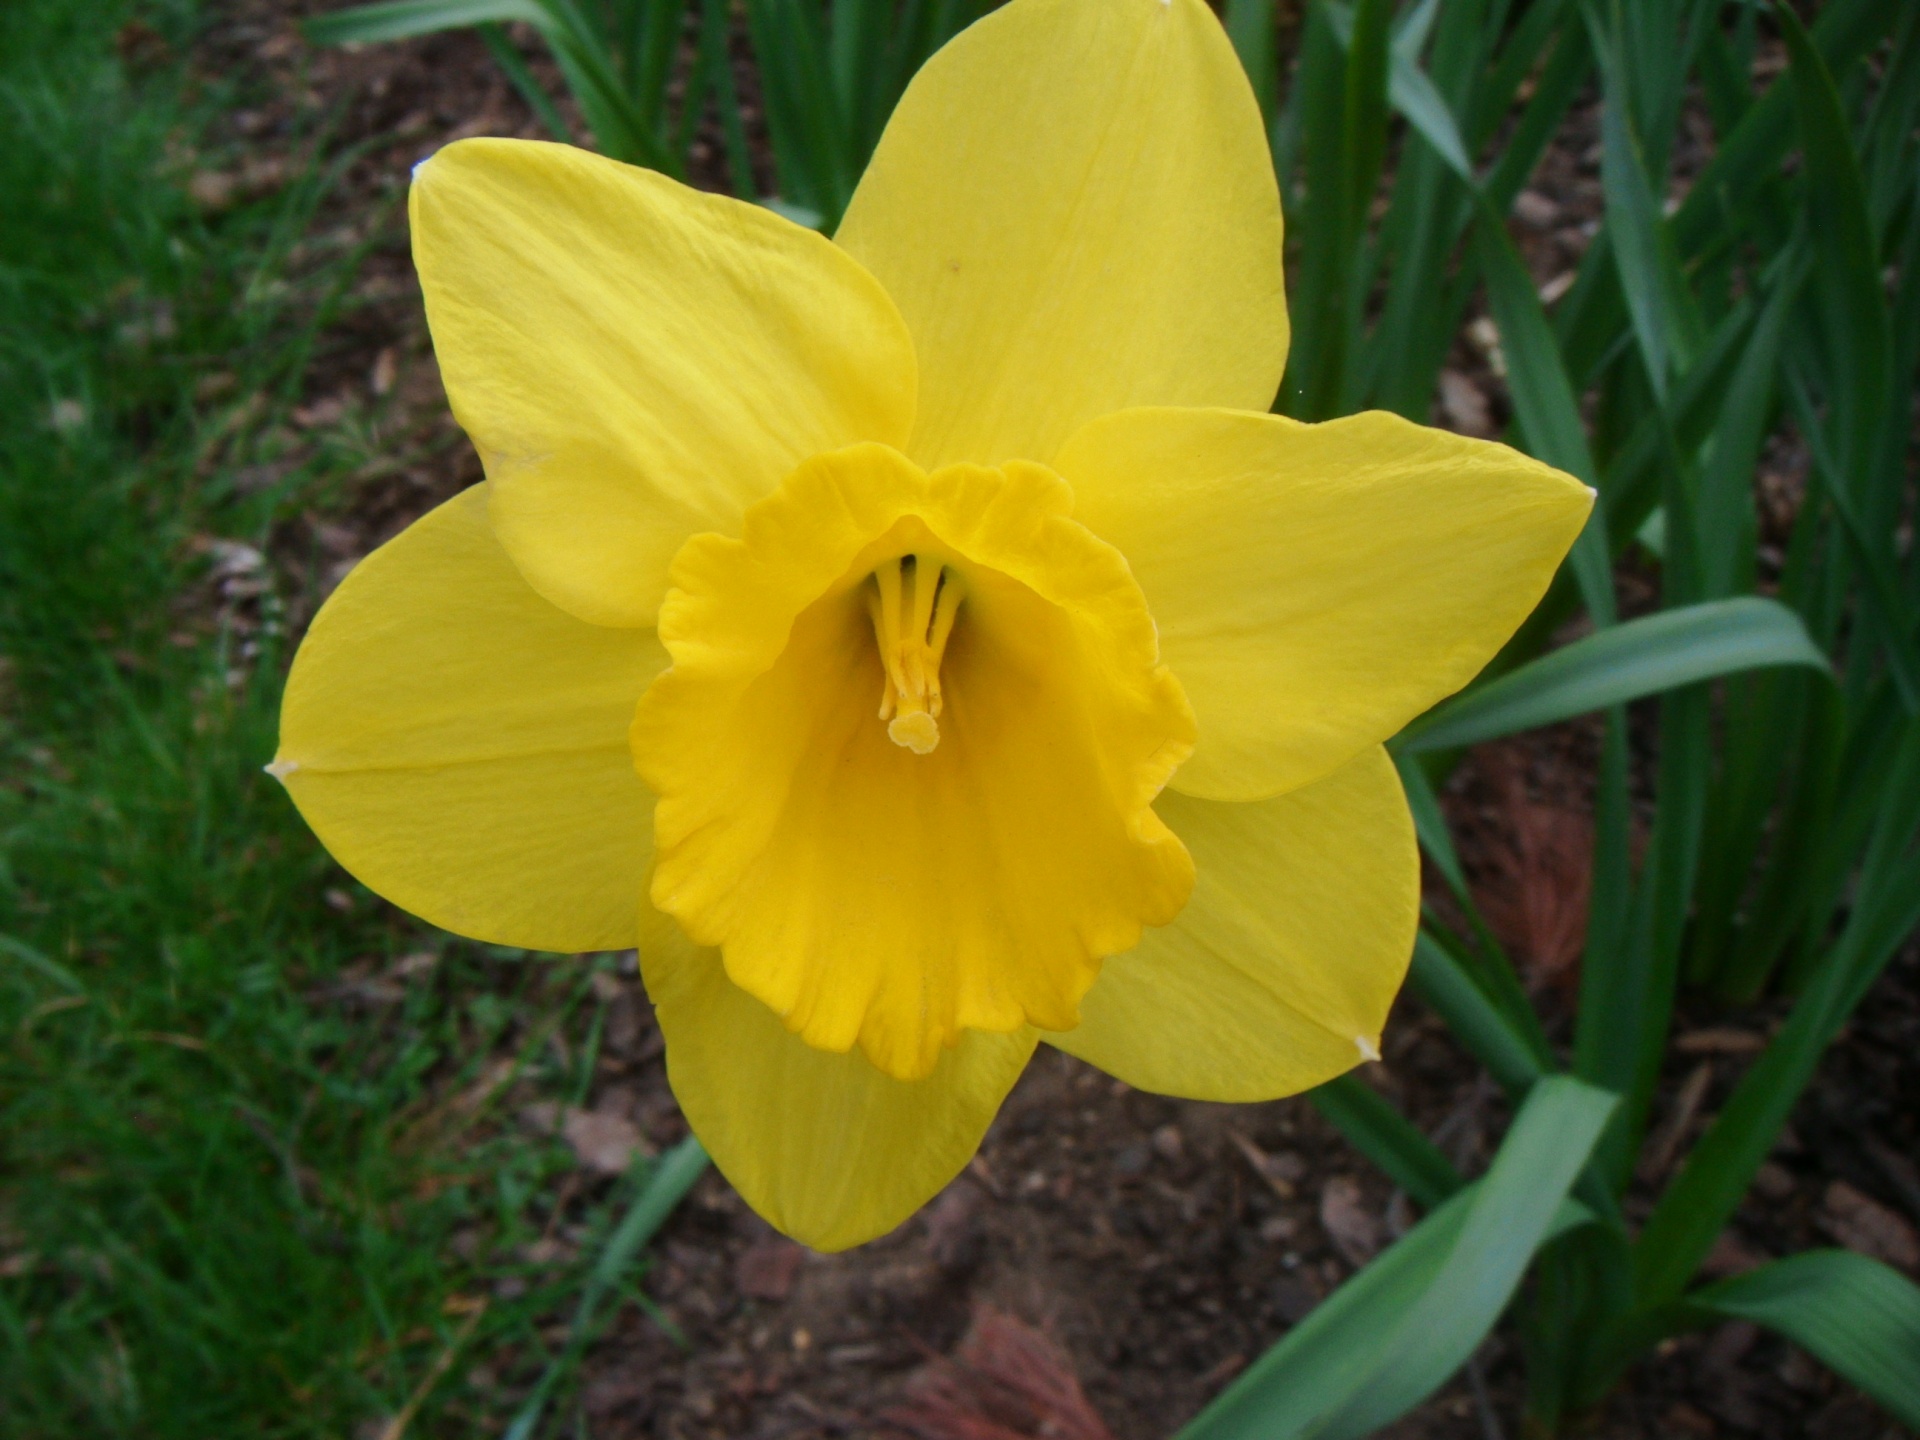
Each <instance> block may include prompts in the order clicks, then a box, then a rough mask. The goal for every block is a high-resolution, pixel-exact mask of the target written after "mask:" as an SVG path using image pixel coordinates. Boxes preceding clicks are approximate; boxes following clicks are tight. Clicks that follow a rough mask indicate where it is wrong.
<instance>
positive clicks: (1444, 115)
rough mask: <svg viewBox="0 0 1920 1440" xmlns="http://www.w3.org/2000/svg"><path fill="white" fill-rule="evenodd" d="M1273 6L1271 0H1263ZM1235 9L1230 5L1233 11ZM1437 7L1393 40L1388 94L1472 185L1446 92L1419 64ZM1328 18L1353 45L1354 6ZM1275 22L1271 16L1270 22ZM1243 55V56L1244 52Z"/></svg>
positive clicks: (1336, 7) (1332, 9)
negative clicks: (1442, 90) (1435, 84)
mask: <svg viewBox="0 0 1920 1440" xmlns="http://www.w3.org/2000/svg"><path fill="white" fill-rule="evenodd" d="M1265 3H1267V4H1268V5H1269V7H1270V6H1271V3H1272V0H1265ZM1229 14H1231V9H1230V10H1229ZM1433 14H1434V9H1433V6H1432V4H1431V3H1429V4H1428V5H1426V6H1424V7H1422V11H1421V12H1419V13H1418V14H1417V15H1416V19H1421V20H1423V21H1424V23H1409V24H1408V25H1407V26H1406V27H1405V28H1404V29H1403V30H1402V31H1401V32H1400V33H1399V34H1398V35H1396V36H1395V37H1394V39H1393V43H1392V45H1391V47H1390V48H1389V68H1388V72H1387V99H1388V100H1389V101H1391V102H1392V104H1393V108H1394V109H1396V110H1398V111H1399V112H1400V113H1401V114H1402V115H1404V116H1405V117H1406V118H1407V123H1408V124H1410V125H1412V126H1413V128H1414V129H1415V130H1418V131H1419V132H1420V135H1421V137H1422V138H1423V139H1424V140H1425V141H1426V142H1427V143H1428V144H1429V145H1431V146H1433V148H1434V150H1435V151H1436V152H1437V153H1438V154H1439V156H1440V158H1441V159H1442V160H1444V161H1446V162H1447V168H1448V169H1450V170H1452V171H1453V173H1454V174H1456V175H1458V176H1459V177H1460V178H1461V179H1462V180H1464V181H1466V182H1467V183H1468V184H1469V185H1472V184H1474V183H1475V182H1474V177H1473V161H1472V160H1470V159H1469V158H1468V157H1467V147H1466V142H1465V141H1463V140H1462V139H1461V138H1460V127H1459V125H1458V124H1457V123H1456V122H1455V120H1454V118H1453V111H1452V109H1451V108H1450V107H1449V106H1448V104H1447V101H1446V97H1445V96H1443V95H1442V94H1441V93H1440V92H1439V90H1438V89H1436V88H1435V87H1434V83H1433V81H1432V80H1430V79H1429V78H1428V77H1427V72H1426V71H1424V70H1422V69H1421V68H1420V46H1421V45H1422V44H1423V43H1424V42H1425V40H1426V35H1427V28H1428V25H1429V24H1430V23H1431V20H1432V16H1433ZM1327 19H1328V21H1329V22H1330V24H1331V25H1332V28H1333V34H1334V38H1335V39H1336V40H1338V41H1339V42H1340V46H1341V48H1342V49H1344V50H1348V51H1351V50H1352V47H1353V24H1354V15H1353V10H1352V9H1351V8H1350V7H1349V6H1346V5H1341V4H1329V5H1328V6H1327ZM1268 23H1269V27H1271V23H1272V22H1271V21H1269V22H1268ZM1271 36H1272V31H1271V28H1269V31H1268V37H1269V38H1268V43H1269V45H1271V43H1272V39H1271ZM1243 58H1244V57H1243Z"/></svg>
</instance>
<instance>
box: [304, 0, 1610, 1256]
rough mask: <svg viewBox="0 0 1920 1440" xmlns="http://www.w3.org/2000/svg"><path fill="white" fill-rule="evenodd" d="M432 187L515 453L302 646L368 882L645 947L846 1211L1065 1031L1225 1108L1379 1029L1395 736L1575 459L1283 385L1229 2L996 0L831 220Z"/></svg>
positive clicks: (466, 151)
mask: <svg viewBox="0 0 1920 1440" xmlns="http://www.w3.org/2000/svg"><path fill="white" fill-rule="evenodd" d="M411 213H412V221H413V237H414V254H415V258H416V261H417V264H418V267H419V272H420V278H421V282H422V284H423V286H424V287H425V292H426V301H427V315H428V319H429V322H430V324H431V327H432V331H433V339H434V344H435V348H436V350H437V352H438V355H439V359H440V364H441V367H442V372H443V374H444V377H445V380H446V386H447V392H448V394H449V396H450V397H451V399H452V403H453V408H454V413H455V415H456V416H457V417H458V419H459V421H460V423H461V424H462V425H463V426H464V427H465V428H466V431H467V433H468V434H469V435H470V436H471V437H472V438H473V441H474V444H475V445H476V446H477V447H478V449H479V452H480V455H481V458H482V460H483V461H484V463H485V467H486V473H487V480H486V483H484V484H482V485H478V486H475V487H474V488H473V489H471V490H468V491H466V492H465V493H464V494H461V495H459V496H456V497H455V498H454V499H452V500H450V501H448V502H447V503H446V504H445V505H442V506H441V507H440V508H439V509H437V510H435V511H433V512H432V513H431V514H429V515H427V516H425V517H424V518H422V519H421V520H419V521H417V522H416V523H415V524H414V525H413V526H412V527H411V528H409V529H408V530H406V531H405V532H403V533H402V534H401V535H400V536H399V537H398V538H396V539H395V540H393V541H392V542H391V543H389V544H387V545H385V546H384V547H382V548H381V549H380V550H378V551H376V552H375V553H374V554H372V555H370V556H368V557H367V558H366V560H364V561H363V562H362V563H361V564H360V565H359V566H358V567H357V568H356V569H355V570H354V571H353V572H352V573H351V574H350V575H349V576H348V577H347V579H346V580H345V582H344V583H343V584H342V585H341V586H340V588H339V590H338V591H337V592H336V593H335V594H334V595H333V596H332V598H331V599H330V600H329V601H328V602H327V604H326V606H325V607H324V608H323V609H322V610H321V612H320V614H319V615H318V617H317V618H316V619H315V621H314V623H313V626H312V629H311V631H310V632H309V633H308V635H307V637H306V640H305V643H304V644H303V645H302V647H301V649H300V652H299V655H298V657H297V658H296V660H295V662H294V666H293V672H292V675H291V678H290V679H289V681H288V685H287V693H286V700H285V705H284V709H283V713H282V721H281V741H280V751H279V756H278V758H277V759H276V760H275V762H274V764H273V766H272V767H271V769H272V770H273V772H274V773H275V774H277V775H279V776H280V777H281V778H282V780H284V782H285V783H286V785H287V788H288V789H289V791H290V792H291V793H292V796H293V799H294V801H295V803H296V804H297V805H298V806H299V808H300V811H301V813H302V814H303V815H304V816H305V817H306V818H307V820H308V821H309V823H310V824H311V825H312V826H313V828H314V830H315V831H316V832H317V833H318V835H319V836H320V838H321V839H322V841H324V842H325V844H326V845H327V847H328V849H330V850H331V851H332V852H333V854H334V855H335V856H336V857H337V858H338V859H339V861H340V863H341V864H342V865H344V866H345V867H346V868H347V869H348V870H350V871H351V872H352V873H353V874H354V875H356V876H358V877H359V878H360V879H361V880H363V881H364V882H365V883H366V884H367V885H369V886H370V887H372V888H373V889H374V890H376V891H378V892H379V893H381V894H382V895H385V896H387V897H388V898H389V899H391V900H392V901H394V902H395V903H396V904H398V905H401V906H404V907H405V908H407V909H409V910H411V911H413V912H415V913H416V914H419V915H422V916H424V917H426V918H427V919H429V920H431V921H433V922H434V923H436V924H438V925H442V926H444V927H446V928H447V929H450V930H453V931H456V932H459V933H461V934H464V935H469V936H474V937H476V938H479V939H482V940H487V941H492V942H496V943H500V944H506V945H515V946H524V947H528V948H535V949H543V950H559V951H569V950H571V951H583V950H603V949H615V948H624V947H627V946H635V945H637V946H638V947H639V950H640V959H641V966H642V973H643V977H644V979H645V983H646V987H647V991H648V994H649V995H650V996H651V998H652V1000H653V1003H654V1005H655V1006H656V1009H657V1014H658V1017H659V1021H660V1024H661V1027H662V1029H663V1031H664V1032H665V1036H666V1043H667V1069H668V1075H669V1078H670V1080H671V1082H672V1085H673V1089H674V1092H675V1094H676V1095H677V1096H678V1097H679V1100H680V1103H681V1105H682V1107H683V1109H684V1111H685V1113H686V1115H687V1118H688V1120H689V1121H690V1122H691V1124H692V1126H693V1128H694V1130H695V1132H696V1133H698V1134H699V1136H700V1137H701V1139H702V1140H703V1141H704V1142H705V1143H706V1145H707V1147H708V1148H709V1150H710V1151H711V1152H712V1154H713V1156H714V1158H715V1160H716V1161H717V1162H718V1164H719V1166H720V1168H721V1169H722V1170H723V1171H724V1172H725V1173H726V1175H727V1176H728V1177H729V1178H730V1179H731V1180H732V1182H733V1183H734V1185H735V1186H736V1187H737V1188H738V1189H739V1191H740V1193H741V1194H742V1195H743V1196H745V1198H746V1199H747V1200H748V1201H749V1202H750V1203H751V1204H752V1205H753V1206H754V1208H755V1209H757V1210H759V1211H760V1213H761V1214H763V1215H765V1216H766V1217H767V1218H768V1219H769V1220H771V1221H772V1222H773V1223H774V1224H775V1225H777V1226H779V1227H780V1228H781V1229H782V1230H784V1231H786V1232H787V1233H788V1234H791V1235H794V1236H796V1237H798V1238H799V1239H801V1240H804V1241H806V1242H807V1243H809V1244H811V1245H815V1246H818V1247H820V1248H823V1249H834V1248H840V1247H843V1246H847V1245H852V1244H856V1243H859V1242H860V1241H862V1240H866V1239H869V1238H871V1237H873V1236H875V1235H878V1234H881V1233H883V1232H885V1231H886V1230H888V1229H890V1228H892V1227H893V1226H894V1225H896V1224H898V1223H899V1222H900V1221H901V1220H902V1219H903V1218H904V1217H906V1216H907V1215H909V1214H911V1213H912V1211H913V1210H914V1209H915V1207H917V1206H918V1205H920V1204H921V1203H922V1202H923V1201H925V1200H926V1199H927V1198H928V1197H929V1196H931V1195H932V1194H934V1193H935V1192H936V1191H937V1190H938V1189H939V1188H940V1187H941V1186H942V1185H944V1184H945V1183H946V1182H947V1181H948V1180H949V1179H951V1178H952V1176H953V1175H954V1174H955V1173H956V1172H957V1171H958V1170H959V1169H960V1168H961V1167H962V1166H964V1165H965V1164H966V1162H967V1160H968V1159H969V1157H970V1156H971V1155H972V1154H973V1152H974V1150H975V1148H976V1147H977V1146H978V1144H979V1142H980V1139H981V1136H982V1134H983V1133H984V1132H985V1130H986V1127H987V1125H988V1122H989V1121H990V1120H991V1119H992V1118H993V1115H994V1113H995V1111H996V1109H997V1108H998V1106H999V1104H1000V1102H1001V1100H1002V1098H1003V1097H1004V1096H1005V1095H1006V1093H1007V1091H1008V1089H1009V1088H1010V1087H1011V1086H1012V1084H1013V1083H1014V1080H1015V1079H1016V1078H1017V1077H1018V1076H1019V1074H1020V1071H1021V1069H1022V1067H1023V1066H1024V1065H1025V1064H1026V1062H1027V1059H1028V1057H1029V1056H1030V1055H1031V1054H1032V1052H1033V1048H1034V1046H1035V1044H1036V1043H1038V1042H1039V1041H1040V1040H1043V1039H1044V1040H1046V1041H1047V1042H1048V1043H1050V1044H1053V1045H1056V1046H1058V1047H1060V1048H1061V1049H1063V1050H1065V1051H1067V1052H1069V1053H1070V1054H1073V1055H1077V1056H1079V1057H1081V1058H1082V1059H1084V1060H1087V1061H1090V1062H1091V1063H1092V1064H1094V1065H1097V1066H1099V1067H1101V1068H1102V1069H1104V1070H1106V1071H1108V1072H1110V1073H1111V1074H1113V1075H1115V1076H1118V1077H1119V1078H1120V1079H1122V1080H1124V1081H1126V1082H1128V1083H1129V1084H1132V1085H1135V1086H1138V1087H1140V1088H1142V1089H1146V1090H1152V1091H1158V1092H1161V1093H1164V1094H1169V1095H1181V1096H1192V1097H1198V1098H1202V1099H1210V1100H1262V1099H1269V1098H1272V1097H1275V1096H1280V1095H1286V1094H1291V1093H1294V1092H1296V1091H1299V1090H1302V1089H1304V1088H1306V1087H1308V1086H1311V1085H1314V1084H1317V1083H1319V1082H1320V1081H1322V1080H1325V1079H1327V1078H1329V1077H1331V1076H1334V1075H1337V1074H1339V1073H1340V1072H1342V1071H1344V1070H1346V1069H1348V1068H1349V1067H1350V1066H1352V1065H1354V1064H1356V1063H1358V1062H1359V1061H1360V1060H1361V1058H1362V1057H1363V1056H1370V1055H1375V1054H1377V1048H1376V1047H1377V1045H1378V1040H1379V1035H1380V1030H1381V1026H1382V1024H1383V1023H1384V1021H1385V1017H1386V1013H1387V1008H1388V1005H1389V1004H1390V1002H1391V1000H1392V998H1393V995H1394V993H1395V991H1396V990H1397V989H1398V987H1399V985H1400V981H1401V979H1402V976H1403V974H1404V972H1405V969H1406V965H1407V961H1408V956H1409V953H1410V950H1411V945H1412V940H1413V931H1414V926H1415V921H1416V912H1417V860H1416V855H1415V848H1414V839H1413V831H1412V825H1411V823H1410V821H1409V818H1408V812H1407V807H1406V802H1405V798H1404V796H1403V795H1402V793H1401V790H1400V787H1399V783H1398V778H1397V776H1396V775H1395V773H1394V769H1393V766H1392V764H1391V763H1390V761H1389V760H1388V758H1387V756H1386V753H1385V751H1384V750H1383V749H1382V742H1383V741H1384V740H1386V739H1387V737H1389V736H1390V735H1392V734H1393V733H1394V732H1395V731H1396V730H1397V729H1399V727H1400V726H1401V725H1402V724H1404V723H1405V722H1406V721H1407V720H1408V719H1410V718H1411V717H1413V716H1415V715H1417V714H1419V713H1420V712H1421V711H1423V710H1424V709H1426V708H1427V707H1428V706H1430V705H1431V704H1433V703H1434V702H1435V701H1436V700H1438V699H1440V698H1441V697H1442V696H1444V695H1447V694H1448V693H1450V692H1451V691H1453V690H1455V689H1457V688H1458V687H1459V686H1461V685H1462V684H1464V683H1465V682H1466V681H1467V680H1468V679H1470V678H1471V677H1472V676H1473V675H1474V673H1475V672H1476V671H1477V670H1479V669H1480V667H1481V666H1482V665H1483V664H1484V663H1485V662H1486V661H1487V660H1488V658H1489V657H1491V656H1492V655H1493V653H1494V652H1495V650H1496V649H1497V648H1498V647H1499V646H1500V645H1501V643H1502V642H1503V641H1504V640H1505V639H1506V638H1507V637H1508V636H1509V635H1510V634H1511V633H1512V632H1513V630H1514V629H1515V627H1516V626H1517V625H1518V624H1519V622H1520V621H1521V619H1522V618H1523V617H1524V616H1525V615H1526V614H1527V612H1528V611H1529V610H1530V609H1531V608H1532V606H1533V605H1534V604H1535V602H1536V601H1537V600H1538V599H1539V597H1540V594H1541V592H1542V591H1543V590H1544V588H1545V586H1546V585H1547V582H1548V580H1549V579H1550V578H1551V576H1552V575H1553V572H1554V569H1555V567H1556V566H1557V564H1558V563H1559V561H1560V559H1561V558H1562V556H1563V555H1564V554H1565V552H1566V550H1567V548H1568V546H1569V545H1570V544H1571V543H1572V541H1573V538H1574V536H1575V534H1576V533H1577V532H1578V531H1579V529H1580V526H1581V524H1582V522H1583V521H1584V519H1585V517H1586V514H1587V510H1588V507H1589V505H1590V503H1591V500H1590V493H1589V492H1588V490H1587V489H1586V487H1584V486H1582V485H1580V484H1578V483H1576V482H1574V481H1573V480H1571V479H1569V478H1568V477H1566V476H1564V475H1561V474H1559V473H1558V472H1556V471H1553V470H1550V469H1548V468H1547V467H1545V466H1543V465H1540V464H1537V463H1535V462H1534V461H1532V460H1529V459H1527V458H1526V457H1524V456H1522V455H1519V454H1516V453H1515V452H1514V451H1512V450H1509V449H1506V448H1505V447H1503V446H1500V445H1495V444H1489V443H1484V442H1479V441H1473V440H1467V439H1462V438H1460V437H1457V436H1454V435H1449V434H1445V433H1442V432H1439V431H1435V430H1428V429H1423V428H1421V427H1419V426H1416V425H1412V424H1409V423H1407V422H1406V421H1403V420H1400V419H1398V418H1395V417H1393V416H1390V415H1384V414H1364V415H1356V416H1353V417H1351V418H1348V419H1344V420H1337V421H1333V422H1331V423H1328V424H1323V425H1302V424H1297V423H1295V422H1292V421H1289V420H1285V419H1281V418H1278V417H1276V416H1273V415H1270V414H1268V413H1266V411H1267V407H1268V405H1269V404H1270V403H1271V401H1272V399H1273V396H1274V393H1275V390H1276V388H1277V386H1278V384H1279V381H1280V375H1281V370H1282V368H1283V366H1284V363H1285V359H1286V347H1287V316H1286V307H1285V301H1284V297H1283V290H1282V280H1283V276H1282V270H1281V230H1280V207H1279V203H1278V196H1277V193H1276V188H1275V183H1274V176H1273V170H1272V166H1271V163H1270V161H1269V158H1268V153H1267V146H1266V140H1265V137H1264V135H1263V132H1262V128H1261V123H1260V116H1259V114H1258V112H1257V109H1256V107H1255V104H1254V100H1253V97H1252V95H1251V93H1250V92H1249V89H1248V86H1247V83H1246V80H1245V79H1244V77H1243V75H1242V73H1241V71H1240V68H1239V66H1238V64H1237V63H1236V61H1235V58H1234V55H1233V51H1232V49H1231V48H1230V47H1229V45H1228V43H1227V41H1226V39H1225V37H1224V35H1223V34H1222V32H1221V30H1220V26H1219V24H1218V22H1217V21H1216V20H1215V19H1214V17H1213V16H1212V14H1211V13H1210V12H1209V11H1208V9H1207V7H1206V6H1205V4H1203V3H1202V0H1011V3H1009V4H1007V5H1005V6H1004V7H1002V8H1001V9H999V10H997V11H995V12H994V13H993V14H991V15H989V16H988V17H987V18H986V19H984V20H982V21H980V22H979V23H978V24H976V25H975V26H973V27H972V28H971V29H969V30H967V31H966V32H965V33H963V34H962V35H961V36H960V37H959V38H958V39H956V40H955V41H954V42H953V43H952V44H950V45H948V46H947V47H946V48H945V49H944V50H942V51H941V52H940V53H939V54H938V55H936V56H935V57H934V58H933V60H932V61H931V62H930V63H929V64H928V65H927V66H926V67H925V69H924V70H923V71H922V72H921V74H920V75H919V76H918V78H916V79H915V80H914V82H913V84H912V86H911V87H910V88H909V90H908V91H907V94H906V96H905V98H904V99H903V100H902V102H901V104H900V106H899V108H898V111H897V112H896V113H895V115H894V117H893V120H892V122H891V123H890V124H889V126H888V127H887V130H886V134H885V136H884V137H883V138H882V140H881V142H880V146H879V149H878V151H877V153H876V154H875V156H874V159H873V163H872V165H871V167H870V168H869V169H868V171H867V173H866V176H865V178H864V179H863V180H862V181H861V184H860V187H859V191H858V193H857V194H856V195H855V196H854V199H853V203H852V206H851V208H850V209H849V210H848V212H847V216H846V220H845V223H844V224H843V225H842V226H841V227H840V230H839V233H838V235H837V236H836V237H835V238H834V239H833V240H831V241H829V240H827V239H824V238H823V237H821V236H819V235H817V234H814V233H812V232H810V231H808V230H805V229H802V228H800V227H799V226H796V225H793V224H791V223H789V222H788V221H786V220H784V219H782V218H780V217H779V216H778V215H775V214H773V213H772V212H770V211H768V210H765V209H761V208H758V207H755V206H752V205H747V204H742V203H739V202H736V201H733V200H729V199H722V198H719V197H716V196H713V195H707V194H701V193H698V192H695V191H693V190H689V189H687V188H685V187H683V186H681V185H678V184H675V183H674V182H672V181H670V180H667V179H664V178H662V177H661V176H659V175H656V174H652V173H650V172H647V171H644V170H638V169H633V168H630V167H628V166H625V165H620V164H616V163H614V162H612V161H609V160H605V159H602V158H599V157H596V156H594V155H591V154H587V153H583V152H581V151H579V150H574V149H569V148H566V147H563V146H558V145H545V144H532V143H525V142H518V141H507V140H470V141H463V142H461V143H459V144H455V145H450V146H448V147H447V148H446V149H444V150H442V151H440V152H439V153H438V154H437V155H435V156H434V157H433V158H431V159H430V160H428V161H427V162H425V163H424V164H423V165H422V166H421V167H420V168H419V170H418V171H417V172H416V175H415V179H414V184H413V191H412V211H411Z"/></svg>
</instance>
